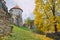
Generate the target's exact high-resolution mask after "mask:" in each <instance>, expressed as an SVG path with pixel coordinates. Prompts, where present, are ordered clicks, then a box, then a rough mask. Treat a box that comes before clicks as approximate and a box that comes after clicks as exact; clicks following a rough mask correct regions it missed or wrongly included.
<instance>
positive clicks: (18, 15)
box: [9, 5, 23, 26]
mask: <svg viewBox="0 0 60 40" xmlns="http://www.w3.org/2000/svg"><path fill="white" fill-rule="evenodd" d="M9 12H10V14H11V15H12V18H11V22H12V23H13V24H15V25H18V26H22V12H23V10H22V9H21V8H20V7H19V6H18V5H16V6H14V7H13V8H11V9H10V11H9Z"/></svg>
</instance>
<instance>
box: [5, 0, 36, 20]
mask: <svg viewBox="0 0 60 40" xmlns="http://www.w3.org/2000/svg"><path fill="white" fill-rule="evenodd" d="M5 1H6V2H7V3H6V4H7V7H8V9H10V8H12V7H13V6H15V5H16V4H17V5H19V7H20V8H21V9H23V13H22V18H23V20H24V19H26V18H27V17H31V18H32V19H33V18H34V15H33V10H34V7H35V6H34V4H35V3H34V0H5Z"/></svg>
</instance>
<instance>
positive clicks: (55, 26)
mask: <svg viewBox="0 0 60 40" xmlns="http://www.w3.org/2000/svg"><path fill="white" fill-rule="evenodd" d="M53 16H54V21H55V19H56V17H55V0H53ZM54 28H55V33H56V32H57V31H58V30H57V24H56V21H55V22H54Z"/></svg>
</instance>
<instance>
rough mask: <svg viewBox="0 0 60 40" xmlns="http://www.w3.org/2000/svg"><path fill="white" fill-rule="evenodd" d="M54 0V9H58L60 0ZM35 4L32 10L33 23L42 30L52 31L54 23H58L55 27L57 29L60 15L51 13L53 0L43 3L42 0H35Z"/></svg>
mask: <svg viewBox="0 0 60 40" xmlns="http://www.w3.org/2000/svg"><path fill="white" fill-rule="evenodd" d="M46 1H47V0H46ZM56 1H57V3H58V4H56V3H55V5H57V6H56V9H55V11H56V10H57V9H60V8H59V7H60V0H56ZM35 4H36V6H35V10H34V15H35V19H34V24H35V25H36V27H37V28H38V29H39V30H42V31H43V32H54V31H55V28H54V27H55V24H57V23H58V25H57V29H58V30H59V29H60V27H59V26H60V24H59V23H60V16H59V17H58V16H54V15H53V11H52V10H53V0H48V1H47V2H46V3H45V4H44V2H43V1H42V0H35ZM58 11H59V10H58ZM56 12H57V11H56Z"/></svg>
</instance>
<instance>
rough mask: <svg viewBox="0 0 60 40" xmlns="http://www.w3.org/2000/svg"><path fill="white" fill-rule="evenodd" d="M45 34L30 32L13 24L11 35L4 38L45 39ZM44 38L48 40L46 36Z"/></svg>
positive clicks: (9, 39)
mask: <svg viewBox="0 0 60 40" xmlns="http://www.w3.org/2000/svg"><path fill="white" fill-rule="evenodd" d="M45 38H46V36H43V35H39V34H35V33H32V32H31V31H28V30H25V29H22V28H18V27H16V26H14V29H13V33H12V36H11V37H7V39H6V40H45ZM46 40H50V39H49V38H47V39H46Z"/></svg>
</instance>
